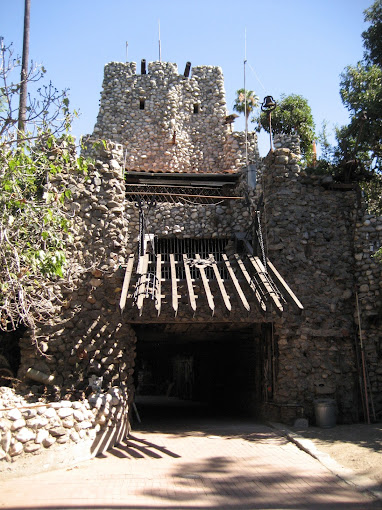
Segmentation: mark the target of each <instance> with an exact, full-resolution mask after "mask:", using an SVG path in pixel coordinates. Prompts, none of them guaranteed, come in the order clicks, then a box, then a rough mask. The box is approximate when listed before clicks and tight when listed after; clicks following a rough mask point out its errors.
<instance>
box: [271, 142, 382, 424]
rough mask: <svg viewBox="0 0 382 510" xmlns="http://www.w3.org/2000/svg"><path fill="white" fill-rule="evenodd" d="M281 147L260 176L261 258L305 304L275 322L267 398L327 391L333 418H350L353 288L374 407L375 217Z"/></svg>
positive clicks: (308, 400)
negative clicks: (272, 378)
mask: <svg viewBox="0 0 382 510" xmlns="http://www.w3.org/2000/svg"><path fill="white" fill-rule="evenodd" d="M297 163H298V157H296V155H295V154H294V153H293V152H291V150H290V149H288V148H280V149H277V150H276V151H275V152H274V153H271V154H269V155H268V157H267V159H266V161H265V165H264V167H265V170H264V175H263V178H262V181H263V185H264V203H265V214H264V217H265V220H266V230H267V233H266V238H267V245H268V253H269V258H270V259H271V260H273V261H277V266H278V268H279V270H280V272H281V273H282V274H284V275H288V278H287V279H288V283H289V284H290V285H291V287H292V288H293V290H294V291H295V293H296V294H297V296H298V297H299V299H300V300H301V301H302V303H303V305H304V307H305V310H304V312H303V314H302V315H301V316H294V315H293V313H290V312H289V313H287V314H285V315H284V316H283V317H282V318H281V319H278V320H277V321H276V323H275V335H276V337H277V346H278V364H277V384H276V391H275V394H274V397H275V402H280V403H287V402H288V403H293V402H294V403H296V404H299V403H304V407H305V411H306V412H307V413H308V414H310V416H313V405H314V399H316V398H320V397H321V398H322V397H332V398H335V399H336V401H337V404H338V408H339V420H340V421H352V420H354V421H357V420H358V419H359V417H360V412H359V410H360V409H361V405H360V401H359V395H360V393H359V373H358V372H357V362H356V352H355V345H356V344H355V340H356V338H357V327H356V324H357V322H358V321H357V310H356V292H357V291H358V293H359V297H360V302H361V303H362V305H361V307H362V317H363V327H364V339H365V346H366V352H367V353H368V368H369V372H370V380H371V383H372V389H373V395H374V400H375V401H376V402H377V403H378V406H377V407H378V408H379V410H380V408H381V398H380V396H379V395H380V393H381V389H382V385H381V373H382V370H381V358H382V356H381V344H380V338H381V334H382V328H381V321H380V317H381V271H382V266H381V264H379V263H377V261H376V260H375V259H373V258H372V257H371V255H372V253H373V250H374V251H375V250H376V248H377V247H378V245H380V243H381V220H380V218H371V217H369V216H367V215H366V216H363V213H362V207H361V205H360V203H359V197H358V196H357V192H356V191H347V192H343V191H340V190H333V189H328V188H327V187H324V185H323V184H324V183H325V178H321V177H319V176H315V175H308V174H306V172H305V171H303V170H302V169H301V167H300V166H299V165H298V164H297Z"/></svg>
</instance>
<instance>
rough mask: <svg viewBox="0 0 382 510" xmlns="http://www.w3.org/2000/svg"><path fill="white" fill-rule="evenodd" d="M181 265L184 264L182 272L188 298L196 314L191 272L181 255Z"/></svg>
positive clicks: (185, 259)
mask: <svg viewBox="0 0 382 510" xmlns="http://www.w3.org/2000/svg"><path fill="white" fill-rule="evenodd" d="M183 264H184V272H185V275H186V282H187V288H188V297H189V299H190V305H191V308H192V309H193V310H194V312H196V298H195V293H194V287H193V285H192V278H191V271H190V266H189V264H188V257H187V255H186V254H184V253H183Z"/></svg>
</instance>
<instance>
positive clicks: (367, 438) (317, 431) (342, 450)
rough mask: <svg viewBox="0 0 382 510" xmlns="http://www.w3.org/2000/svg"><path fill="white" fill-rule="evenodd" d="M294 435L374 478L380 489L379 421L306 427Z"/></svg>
mask: <svg viewBox="0 0 382 510" xmlns="http://www.w3.org/2000/svg"><path fill="white" fill-rule="evenodd" d="M297 434H298V435H299V436H301V437H304V438H306V439H309V440H310V441H312V442H313V444H314V446H315V447H316V448H317V449H318V450H320V451H321V452H323V453H326V454H328V455H330V456H331V457H332V458H333V459H334V460H335V461H337V462H338V463H339V464H341V465H342V466H344V467H347V468H350V469H352V470H353V471H354V473H356V474H359V475H363V476H366V477H368V478H370V479H371V480H375V481H376V482H377V483H378V485H379V486H380V488H381V489H382V423H375V424H371V425H366V424H356V425H337V426H335V427H333V428H329V429H323V428H319V427H309V428H307V429H304V430H298V431H297Z"/></svg>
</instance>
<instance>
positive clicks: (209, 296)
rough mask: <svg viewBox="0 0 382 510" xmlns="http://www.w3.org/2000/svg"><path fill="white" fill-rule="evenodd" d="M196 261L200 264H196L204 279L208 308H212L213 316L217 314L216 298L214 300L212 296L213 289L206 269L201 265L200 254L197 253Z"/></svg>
mask: <svg viewBox="0 0 382 510" xmlns="http://www.w3.org/2000/svg"><path fill="white" fill-rule="evenodd" d="M195 259H196V260H197V262H200V264H196V267H197V268H198V269H199V271H200V276H201V277H202V282H203V285H204V290H205V291H206V296H207V302H208V306H209V307H210V308H211V310H212V314H213V313H214V312H215V303H214V298H213V295H212V292H211V289H210V285H209V283H208V278H207V276H206V272H205V270H204V267H203V265H202V263H201V260H200V255H199V253H195Z"/></svg>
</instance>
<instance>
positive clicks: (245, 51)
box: [244, 28, 248, 173]
mask: <svg viewBox="0 0 382 510" xmlns="http://www.w3.org/2000/svg"><path fill="white" fill-rule="evenodd" d="M246 64H247V29H246V28H245V29H244V117H245V166H246V169H247V173H248V119H247V90H246V83H245V66H246Z"/></svg>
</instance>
